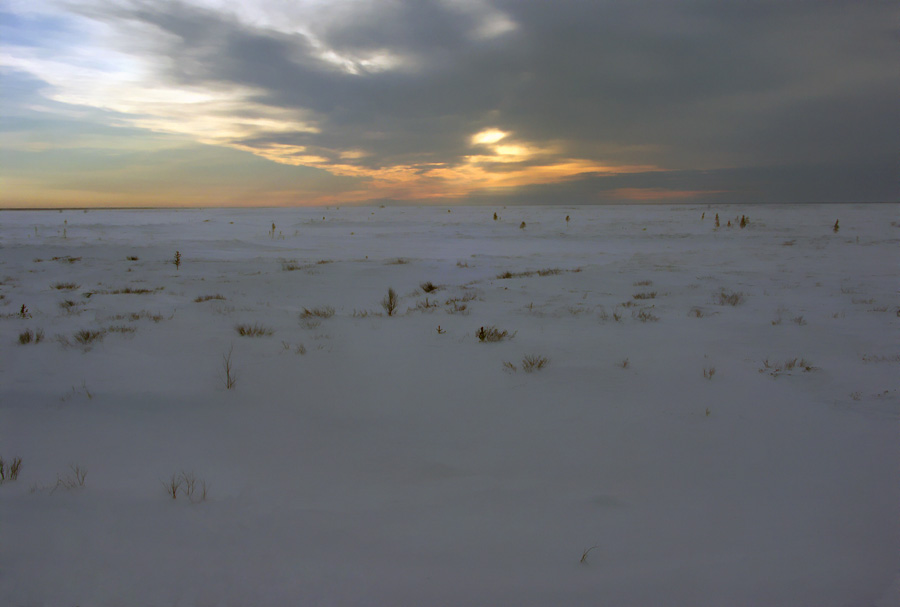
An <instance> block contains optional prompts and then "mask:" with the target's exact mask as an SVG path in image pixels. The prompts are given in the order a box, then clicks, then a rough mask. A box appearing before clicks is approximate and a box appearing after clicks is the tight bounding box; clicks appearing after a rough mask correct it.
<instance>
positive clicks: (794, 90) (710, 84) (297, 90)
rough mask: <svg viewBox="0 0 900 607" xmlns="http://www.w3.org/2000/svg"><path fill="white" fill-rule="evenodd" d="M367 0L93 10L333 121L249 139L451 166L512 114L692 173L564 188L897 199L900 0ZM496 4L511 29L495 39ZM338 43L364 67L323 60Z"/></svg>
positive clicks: (220, 80) (170, 69) (201, 82)
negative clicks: (293, 26)
mask: <svg viewBox="0 0 900 607" xmlns="http://www.w3.org/2000/svg"><path fill="white" fill-rule="evenodd" d="M354 6H355V8H354V9H353V10H349V9H340V10H341V12H340V13H339V14H338V13H336V12H335V13H330V12H329V10H328V9H324V8H323V9H322V11H323V13H322V14H319V15H312V16H310V17H309V19H308V21H306V22H303V23H301V24H300V25H302V26H304V27H305V28H306V32H299V31H298V32H297V33H288V32H287V31H276V30H275V29H273V28H271V27H267V26H265V25H251V24H248V23H247V22H246V21H244V20H240V19H239V18H237V17H236V16H234V15H229V14H226V13H222V12H216V11H213V10H210V9H204V8H198V7H196V6H192V5H189V4H185V3H178V2H173V3H169V2H167V3H140V4H135V5H127V6H126V7H124V8H123V7H121V6H119V7H117V8H115V9H102V8H99V9H98V8H96V7H95V8H93V9H92V11H91V13H90V14H91V16H92V17H93V18H101V19H103V20H105V21H106V22H107V23H110V24H112V25H113V26H114V27H117V28H122V30H123V31H132V30H133V31H135V32H143V34H144V35H143V36H136V37H135V38H134V41H133V44H134V47H133V48H132V49H131V50H132V52H141V53H147V52H152V53H154V54H155V55H156V57H157V60H156V61H155V63H154V65H156V69H157V70H158V74H157V76H158V77H159V78H161V79H163V80H165V81H166V82H168V83H170V84H173V85H177V86H185V87H187V86H190V87H198V86H207V87H234V86H241V87H252V88H253V89H255V90H257V91H258V93H257V94H256V95H255V96H254V97H253V101H254V102H255V103H257V104H259V105H260V106H268V107H273V108H286V109H291V110H300V111H303V112H305V115H307V116H308V117H309V120H310V122H311V123H312V124H314V125H315V126H316V127H318V132H300V131H298V132H267V131H265V130H261V131H260V132H258V133H256V134H255V135H253V136H247V137H244V138H240V139H235V141H234V143H236V144H239V145H242V146H245V147H247V148H250V149H257V148H258V149H264V148H266V146H270V145H272V144H281V145H288V146H290V145H293V146H306V148H307V152H308V153H310V154H317V155H320V156H323V157H326V158H328V159H329V160H331V161H337V160H338V159H339V156H340V153H341V152H342V151H348V150H365V151H366V152H368V155H365V156H361V157H358V158H345V159H343V160H340V161H341V162H343V163H346V164H355V165H359V166H363V167H368V168H381V167H391V166H394V165H403V164H406V165H411V164H412V165H421V164H424V163H445V164H446V165H449V166H454V165H459V164H460V163H461V162H463V158H464V157H465V156H466V155H469V154H472V153H473V150H472V147H471V145H470V140H469V138H470V136H471V135H472V134H473V133H475V132H478V131H480V130H482V129H484V128H488V127H497V128H500V129H503V130H505V131H510V132H512V133H514V135H515V137H517V138H519V139H520V140H523V141H527V142H531V143H533V144H535V145H536V146H547V147H552V146H555V149H556V152H554V153H555V154H556V155H557V156H558V157H559V158H566V157H568V158H581V159H587V160H590V161H593V162H596V163H601V164H602V163H613V164H615V163H621V164H640V165H655V166H658V167H660V168H661V169H665V170H672V171H676V172H675V173H672V174H671V175H673V176H677V177H672V178H671V180H670V181H669V182H668V183H669V185H665V186H652V185H647V184H652V183H656V182H658V181H660V180H662V181H663V182H665V181H666V179H667V178H666V177H665V176H664V175H663V174H656V173H653V174H650V173H644V174H643V176H642V177H639V176H634V175H632V176H619V177H609V176H605V177H596V178H594V177H591V176H590V175H584V176H582V177H583V178H582V179H570V180H567V181H565V182H563V183H559V184H556V185H553V186H547V188H548V189H549V190H553V191H554V192H560V191H561V192H565V191H566V188H570V190H571V191H572V192H576V191H580V189H583V188H591V187H593V188H594V191H595V192H602V191H605V190H609V189H613V188H611V186H612V185H613V184H623V183H633V184H638V185H616V186H615V187H622V188H629V187H673V188H681V189H685V190H699V189H715V190H727V191H729V192H731V193H732V195H734V196H743V195H744V194H746V196H745V197H752V194H751V193H752V192H753V191H755V190H754V183H758V182H757V181H755V180H762V182H764V183H765V184H766V185H765V187H766V188H767V189H768V190H771V192H770V193H768V194H766V196H765V197H768V198H771V199H773V200H774V199H797V200H799V199H813V198H816V197H818V196H824V195H826V194H827V192H823V191H822V189H821V188H820V187H819V186H818V185H816V182H815V180H818V179H821V178H822V176H823V175H826V174H832V175H843V176H844V178H845V179H847V180H851V181H850V182H848V183H847V184H846V186H847V187H841V188H838V189H839V190H840V191H841V192H846V194H845V196H847V197H849V198H850V199H852V198H853V197H854V193H853V192H854V191H856V192H870V193H872V192H878V193H879V195H878V197H882V196H884V195H887V196H889V197H892V198H894V199H896V198H897V195H896V189H895V185H894V183H893V182H894V181H895V180H894V179H893V178H891V182H890V184H888V183H885V182H884V181H880V182H879V183H877V184H875V186H874V189H873V185H872V184H866V183H862V182H857V181H853V180H860V179H872V178H877V179H884V178H885V174H884V172H883V170H882V167H884V166H893V164H892V162H893V158H894V156H895V155H896V147H897V133H898V132H900V112H898V111H897V110H896V100H897V99H898V98H900V82H898V80H897V78H896V57H897V51H898V38H897V36H896V33H895V31H894V28H895V27H896V23H897V17H898V16H900V11H898V8H897V5H896V3H895V2H881V1H877V0H876V1H872V2H864V3H860V2H853V1H822V0H798V1H794V2H782V1H760V2H719V1H713V0H691V1H685V2H677V3H676V2H669V1H664V0H629V1H612V0H606V1H602V0H601V1H596V2H584V1H578V0H556V1H554V2H520V1H515V0H497V1H495V2H493V4H492V5H491V7H488V8H487V9H485V10H482V11H481V12H478V11H474V10H468V11H467V10H461V9H460V8H459V6H458V5H453V4H448V3H446V2H422V1H420V0H405V1H394V2H381V3H379V2H374V3H367V4H365V5H359V6H356V5H354ZM337 10H338V9H335V11H337ZM485 11H488V12H485ZM489 14H493V15H504V16H505V18H506V19H507V21H508V23H511V24H514V26H515V27H513V28H510V29H509V31H505V32H504V33H502V34H500V35H496V36H485V35H480V34H479V28H480V27H481V26H483V25H484V23H483V22H484V19H485V18H486V17H485V15H489ZM149 32H152V34H151V33H149ZM148 49H149V50H148ZM323 49H325V50H328V51H331V52H332V53H334V54H335V55H336V56H340V57H344V58H346V61H347V62H348V64H347V65H349V66H350V68H347V65H345V66H344V69H342V68H341V66H340V65H338V64H337V63H336V62H333V61H332V62H329V61H328V60H326V59H325V58H323ZM378 53H387V54H389V55H390V56H391V57H394V58H396V59H398V61H399V62H400V64H399V65H398V66H396V67H395V68H393V69H384V70H382V69H378V68H377V66H376V67H371V66H367V64H365V62H364V61H361V60H359V59H358V58H360V57H366V56H373V55H377V54H378ZM348 69H349V71H348ZM242 111H244V112H245V113H248V114H252V113H253V111H254V110H253V109H252V108H249V107H248V108H246V109H244V110H242ZM523 166H524V165H523ZM823 167H832V169H823ZM840 167H854V168H852V169H846V170H843V172H842V171H841V169H840ZM495 168H499V165H498V166H497V167H495ZM829 171H831V172H830V173H829ZM835 171H836V172H835ZM711 172H714V173H711ZM711 174H714V175H716V177H715V179H710V177H709V176H710V175H711ZM776 176H777V177H776ZM831 181H833V180H830V181H829V182H831ZM640 184H644V185H640ZM854 186H858V187H859V188H862V189H857V190H854ZM768 190H767V191H768ZM515 191H516V192H519V193H520V194H521V195H523V196H524V195H525V194H524V190H521V189H520V190H515ZM529 191H531V192H534V191H542V190H541V187H540V186H535V187H533V188H531V189H530V190H529ZM832 191H834V190H832ZM741 192H743V194H741ZM891 192H893V195H891ZM579 195H581V194H579ZM527 197H529V196H526V198H527ZM588 198H590V197H588ZM768 198H767V199H768Z"/></svg>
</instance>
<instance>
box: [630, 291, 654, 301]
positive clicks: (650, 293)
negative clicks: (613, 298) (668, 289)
mask: <svg viewBox="0 0 900 607" xmlns="http://www.w3.org/2000/svg"><path fill="white" fill-rule="evenodd" d="M631 297H632V298H633V299H656V291H648V292H647V293H635V294H634V295H632V296H631Z"/></svg>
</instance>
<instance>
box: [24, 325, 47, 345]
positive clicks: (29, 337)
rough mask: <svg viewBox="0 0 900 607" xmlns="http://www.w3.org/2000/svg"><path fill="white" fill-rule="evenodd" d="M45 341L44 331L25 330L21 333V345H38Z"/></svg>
mask: <svg viewBox="0 0 900 607" xmlns="http://www.w3.org/2000/svg"><path fill="white" fill-rule="evenodd" d="M43 340H44V331H43V330H42V329H36V330H35V331H32V330H31V329H25V330H24V331H22V332H21V333H19V343H20V344H21V345H23V346H24V345H25V344H38V343H40V342H42V341H43Z"/></svg>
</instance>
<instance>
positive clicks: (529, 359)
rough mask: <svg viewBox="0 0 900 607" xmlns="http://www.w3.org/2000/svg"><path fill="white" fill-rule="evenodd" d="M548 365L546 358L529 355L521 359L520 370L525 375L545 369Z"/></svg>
mask: <svg viewBox="0 0 900 607" xmlns="http://www.w3.org/2000/svg"><path fill="white" fill-rule="evenodd" d="M549 363H550V359H549V358H547V357H546V356H536V355H533V354H529V355H527V356H525V357H524V358H523V359H522V370H523V371H525V373H533V372H535V371H539V370H541V369H543V368H544V367H546V366H547V365H548V364H549Z"/></svg>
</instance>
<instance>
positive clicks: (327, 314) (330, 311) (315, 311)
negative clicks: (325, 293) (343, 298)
mask: <svg viewBox="0 0 900 607" xmlns="http://www.w3.org/2000/svg"><path fill="white" fill-rule="evenodd" d="M332 316H334V308H332V307H331V306H319V307H318V308H312V309H310V308H303V312H301V313H300V318H301V319H303V320H307V319H310V318H331V317H332Z"/></svg>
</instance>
